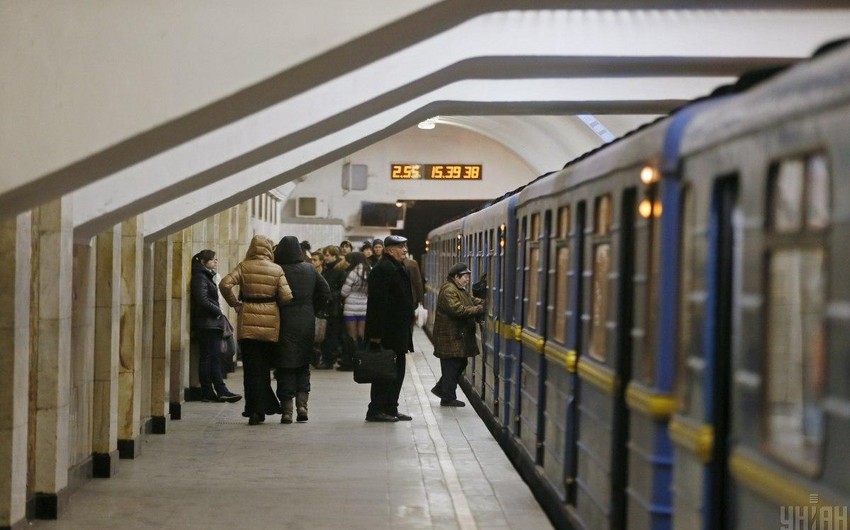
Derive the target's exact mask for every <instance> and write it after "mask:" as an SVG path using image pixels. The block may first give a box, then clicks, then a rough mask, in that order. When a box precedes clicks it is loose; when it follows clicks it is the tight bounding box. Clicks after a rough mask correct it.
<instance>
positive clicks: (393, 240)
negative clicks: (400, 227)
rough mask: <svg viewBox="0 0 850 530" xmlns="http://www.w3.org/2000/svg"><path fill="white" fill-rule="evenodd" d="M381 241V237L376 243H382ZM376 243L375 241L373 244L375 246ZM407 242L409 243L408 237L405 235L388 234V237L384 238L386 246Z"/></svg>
mask: <svg viewBox="0 0 850 530" xmlns="http://www.w3.org/2000/svg"><path fill="white" fill-rule="evenodd" d="M380 242H381V240H380V239H376V240H375V243H380ZM375 243H373V244H372V245H373V246H374V245H375ZM405 243H407V238H406V237H403V236H387V237H385V238H384V241H383V243H382V244H383V245H384V246H385V247H391V246H393V245H404V244H405Z"/></svg>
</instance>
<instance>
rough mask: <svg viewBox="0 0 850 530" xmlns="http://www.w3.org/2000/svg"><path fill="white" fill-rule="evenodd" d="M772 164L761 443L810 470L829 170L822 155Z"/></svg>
mask: <svg viewBox="0 0 850 530" xmlns="http://www.w3.org/2000/svg"><path fill="white" fill-rule="evenodd" d="M772 169H773V172H772V178H771V179H770V180H769V185H770V188H769V197H770V198H771V203H770V208H771V209H770V212H771V221H772V222H771V224H770V229H769V230H768V231H767V234H766V237H765V243H766V246H767V249H766V250H767V252H766V254H765V255H766V259H767V264H766V267H765V270H766V272H767V278H766V281H765V289H766V294H765V301H766V302H767V311H766V314H767V320H766V326H765V344H766V353H767V355H766V359H767V365H766V375H767V382H766V385H765V407H766V414H765V418H766V424H765V429H766V436H767V443H768V447H769V449H770V451H771V452H772V453H773V454H775V456H777V457H778V458H780V459H782V460H784V461H786V462H787V463H788V464H789V465H792V466H795V467H800V468H802V469H803V470H804V471H806V472H808V473H811V474H816V473H817V472H818V471H819V469H820V461H821V456H822V453H823V444H824V411H823V408H822V400H823V398H824V395H825V385H826V382H825V378H826V370H827V366H826V364H827V353H826V337H825V335H826V324H825V320H826V304H827V299H826V296H827V285H826V283H827V273H826V260H827V248H828V247H827V245H826V237H825V232H824V229H825V228H826V227H827V226H828V225H829V220H830V219H829V216H830V200H829V184H830V183H829V169H828V166H827V160H826V157H825V156H824V155H822V154H813V155H810V156H806V157H797V158H793V159H786V160H782V161H781V162H780V163H779V164H778V166H774V168H772Z"/></svg>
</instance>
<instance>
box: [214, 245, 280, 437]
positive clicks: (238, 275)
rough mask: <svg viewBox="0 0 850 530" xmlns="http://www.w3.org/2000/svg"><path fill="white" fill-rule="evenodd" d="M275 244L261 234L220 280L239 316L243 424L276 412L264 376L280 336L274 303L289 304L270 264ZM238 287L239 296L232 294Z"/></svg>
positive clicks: (277, 270)
mask: <svg viewBox="0 0 850 530" xmlns="http://www.w3.org/2000/svg"><path fill="white" fill-rule="evenodd" d="M273 248H274V245H273V244H272V242H271V240H270V239H269V238H267V237H266V236H254V237H253V238H252V239H251V244H250V245H249V246H248V252H247V253H246V254H245V259H244V260H243V261H242V262H241V263H239V264H238V265H237V266H236V268H235V269H233V270H232V271H231V272H230V273H229V274H228V275H227V276H225V277H224V278H222V279H221V283H219V286H218V287H219V290H220V291H221V294H222V295H223V296H224V299H225V300H227V303H228V304H230V306H231V307H233V308H235V309H236V311H237V313H239V320H238V323H237V326H236V327H237V334H236V335H237V337H239V347H240V349H241V350H242V367H243V370H244V373H243V376H244V380H245V412H246V414H247V415H248V425H258V424H260V423H262V422H263V421H265V419H266V414H278V413H280V404H279V403H278V401H277V397H276V396H275V393H274V391H273V390H272V386H271V377H270V374H269V371H270V370H271V368H270V361H271V360H272V357H273V355H274V346H275V344H276V343H277V340H278V336H279V334H280V313H279V311H278V306H277V304H278V301H282V302H283V303H289V301H290V300H292V291H291V290H290V288H289V284H288V283H287V281H286V276H285V275H284V273H283V269H281V268H280V265H278V264H276V263H275V262H274V251H273ZM237 285H238V286H239V297H238V298H237V297H236V294H235V293H234V292H233V288H234V287H235V286H237Z"/></svg>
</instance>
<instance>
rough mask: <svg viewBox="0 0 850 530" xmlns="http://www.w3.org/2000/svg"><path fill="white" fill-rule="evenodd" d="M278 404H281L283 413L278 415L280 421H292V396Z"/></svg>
mask: <svg viewBox="0 0 850 530" xmlns="http://www.w3.org/2000/svg"><path fill="white" fill-rule="evenodd" d="M280 404H281V405H282V406H283V415H282V416H281V417H280V422H281V423H292V398H289V399H284V400H282V401H281V402H280Z"/></svg>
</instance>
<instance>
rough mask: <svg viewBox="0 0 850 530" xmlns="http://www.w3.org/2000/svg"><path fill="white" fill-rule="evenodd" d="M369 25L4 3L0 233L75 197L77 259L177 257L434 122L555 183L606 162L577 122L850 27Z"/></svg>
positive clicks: (506, 10) (203, 5)
mask: <svg viewBox="0 0 850 530" xmlns="http://www.w3.org/2000/svg"><path fill="white" fill-rule="evenodd" d="M352 4H354V3H352V2H344V1H341V0H339V1H329V2H314V3H303V4H295V5H293V4H291V3H287V4H286V5H285V6H282V5H281V4H280V3H279V2H275V1H272V0H266V1H265V2H256V3H252V4H251V7H250V9H248V8H245V7H244V6H240V8H239V9H236V8H234V7H232V6H228V5H224V4H210V3H208V2H203V1H201V0H187V1H186V2H179V3H160V4H153V5H148V4H146V5H145V6H144V7H143V8H141V7H139V5H138V4H136V3H131V2H113V3H108V5H105V6H104V5H101V4H97V5H94V4H87V3H83V4H74V5H73V6H69V5H63V4H46V3H41V2H23V1H20V2H6V3H3V4H2V6H0V67H2V68H3V69H4V71H7V72H13V71H14V72H15V73H16V75H14V76H8V77H7V79H6V80H4V83H3V84H2V88H0V113H2V115H3V116H4V120H2V122H0V160H3V161H6V162H5V163H4V164H3V166H0V212H2V214H0V215H4V216H5V215H10V214H15V213H18V212H21V211H24V210H26V209H27V208H31V207H33V206H36V205H38V204H40V203H42V202H45V201H47V200H50V199H52V198H56V197H60V196H62V195H65V194H72V195H73V205H74V206H73V217H74V224H75V226H76V228H75V232H76V233H77V235H78V236H79V237H80V238H81V239H85V238H88V237H91V236H92V235H94V234H96V233H98V232H99V231H100V230H102V229H104V228H107V227H108V226H111V225H112V224H114V223H116V222H118V221H120V220H122V219H125V218H127V217H129V216H132V215H138V214H142V213H144V214H145V226H146V230H149V232H148V234H149V236H150V237H161V236H162V235H164V234H167V233H170V232H172V231H176V230H179V229H180V228H182V227H184V226H187V225H189V224H191V223H193V222H195V221H197V220H199V219H202V218H203V217H204V216H207V215H209V214H211V213H214V212H216V211H219V210H221V209H223V208H226V207H228V206H230V205H233V204H236V203H237V202H240V201H242V200H244V199H245V198H248V197H250V196H253V195H255V194H256V193H259V192H262V191H266V190H268V189H271V188H273V187H275V186H279V185H281V184H284V183H286V182H288V181H290V180H292V179H293V178H296V177H298V176H300V175H303V174H305V173H306V172H309V171H310V170H311V169H313V168H316V167H320V166H321V165H323V164H325V163H327V162H328V161H331V160H335V159H338V158H341V157H342V156H344V155H345V154H346V153H350V152H352V151H354V150H356V149H358V148H360V147H362V146H364V145H368V144H369V143H372V142H374V141H377V140H379V139H381V138H384V137H386V136H387V135H389V134H393V133H394V132H395V131H398V130H402V129H404V128H407V127H410V126H412V125H415V124H416V123H417V122H418V121H421V120H423V119H425V118H429V117H433V116H436V115H439V116H440V117H441V118H440V119H441V120H444V121H445V124H447V125H452V126H458V127H464V128H466V129H469V130H475V131H479V132H481V133H482V134H485V135H487V136H489V137H490V138H492V139H494V140H496V141H498V142H500V143H502V144H503V145H505V146H506V147H507V148H509V149H511V150H513V151H515V152H516V153H517V154H519V155H520V156H522V157H523V158H524V159H525V160H527V161H528V163H529V165H530V167H533V168H535V169H536V170H537V169H539V170H542V171H548V170H550V169H553V168H552V167H551V166H552V165H553V164H557V167H560V165H562V164H563V162H564V161H565V160H566V159H568V156H565V153H569V152H571V151H570V150H572V151H581V150H582V149H584V148H585V146H591V147H595V145H598V139H597V138H596V137H595V133H594V132H593V131H591V130H590V129H589V128H588V127H587V126H586V125H585V124H584V122H582V121H580V120H579V119H577V118H576V117H575V115H579V114H585V115H586V114H592V115H596V116H597V118H599V119H600V120H601V121H602V122H603V124H604V125H605V126H606V127H608V128H609V129H611V130H612V131H613V132H614V133H615V134H621V133H622V132H625V130H629V129H631V128H632V127H633V126H634V125H635V124H637V123H639V122H640V121H643V119H644V118H646V119H651V117H652V116H654V115H657V114H660V113H665V112H668V111H669V110H671V109H672V108H674V107H676V106H678V105H680V104H681V103H683V102H684V101H687V100H689V99H691V98H694V97H697V96H700V95H704V94H706V93H708V92H710V91H711V90H712V89H713V88H714V87H716V86H718V85H720V84H724V83H726V82H729V81H730V80H731V79H733V78H734V77H735V76H736V75H738V74H739V73H740V72H742V71H745V70H748V69H751V68H753V67H760V66H772V65H781V64H787V63H789V62H791V61H793V60H795V59H797V58H801V57H807V56H809V55H810V54H811V52H812V51H813V50H814V49H815V48H816V47H817V46H818V45H820V44H822V43H823V42H825V41H827V40H831V39H834V38H836V37H840V36H844V34H845V33H846V32H847V29H846V28H848V27H850V9H848V8H847V7H845V6H844V2H836V1H817V0H815V1H808V2H780V1H773V2H770V1H766V0H764V1H749V2H732V1H727V2H724V1H721V2H714V3H713V4H712V5H713V6H714V8H713V9H699V6H701V5H703V3H702V2H696V1H691V2H688V1H677V2H672V1H663V0H659V1H654V2H652V1H636V2H622V1H621V2H614V1H607V0H601V1H590V0H587V1H576V2H571V3H570V4H569V5H570V9H564V8H563V7H564V4H563V2H556V1H540V2H534V3H533V5H530V3H529V2H522V1H519V0H514V1H510V0H493V1H491V2H477V1H473V0H468V1H466V0H445V1H440V2H436V1H424V0H419V1H417V2H413V1H411V2H409V3H408V2H405V3H402V4H404V5H403V6H400V5H398V4H399V3H398V2H392V1H391V0H376V1H375V2H371V3H369V6H368V7H366V6H360V5H357V6H353V5H352ZM789 32H792V33H793V35H794V38H793V39H792V38H788V34H789ZM33 36H37V38H33ZM553 153H558V154H557V155H553ZM575 154H580V153H578V152H576V153H575ZM9 161H14V164H12V163H11V162H9ZM542 171H541V172H542Z"/></svg>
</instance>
